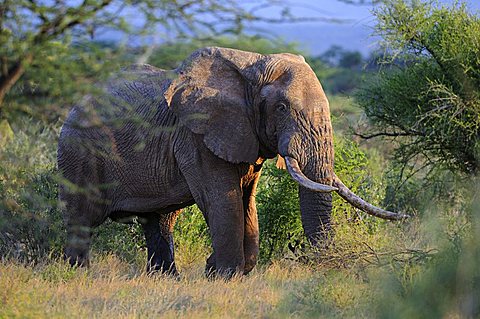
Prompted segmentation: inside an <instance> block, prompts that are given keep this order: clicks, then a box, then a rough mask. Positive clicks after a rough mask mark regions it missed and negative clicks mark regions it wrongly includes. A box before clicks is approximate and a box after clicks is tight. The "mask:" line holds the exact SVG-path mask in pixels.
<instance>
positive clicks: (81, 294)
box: [0, 255, 374, 318]
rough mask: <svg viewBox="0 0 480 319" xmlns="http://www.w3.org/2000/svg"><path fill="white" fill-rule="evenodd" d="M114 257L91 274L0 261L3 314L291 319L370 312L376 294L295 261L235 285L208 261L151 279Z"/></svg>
mask: <svg viewBox="0 0 480 319" xmlns="http://www.w3.org/2000/svg"><path fill="white" fill-rule="evenodd" d="M140 269H141V268H139V267H132V265H129V264H126V263H125V262H122V261H120V260H119V259H118V258H116V257H114V256H112V255H108V256H103V257H98V258H96V259H95V260H94V262H93V266H92V268H91V269H89V270H88V271H86V270H83V269H80V270H72V269H70V268H69V267H67V266H66V265H65V264H63V263H61V262H53V263H48V264H46V265H42V266H36V267H28V266H25V265H19V264H15V263H0V273H1V274H2V276H1V277H0V304H1V305H2V306H1V307H0V317H2V318H12V317H16V318H20V317H21V318H72V317H73V318H88V317H90V318H93V317H95V318H110V317H112V316H115V317H120V318H128V317H158V316H162V317H165V318H177V317H179V316H184V317H195V318H206V317H208V318H212V317H214V318H251V317H255V318H260V317H261V318H290V317H314V318H318V317H331V316H336V317H370V314H371V313H372V311H371V310H370V309H366V308H362V307H361V305H362V304H363V305H365V304H367V301H368V299H369V298H371V295H372V294H374V291H371V289H370V288H369V287H368V284H367V283H366V282H364V280H363V279H362V278H358V277H357V278H356V276H355V273H350V272H348V271H343V272H330V273H329V272H325V271H322V270H320V271H319V270H318V269H314V268H312V267H308V266H305V265H300V264H295V263H292V262H287V261H283V262H278V263H274V264H272V265H270V266H268V267H260V268H259V269H257V270H255V271H254V272H253V273H252V274H250V275H249V276H247V277H244V278H238V279H234V280H232V281H231V282H224V281H222V280H216V281H208V280H207V279H205V277H204V275H203V265H195V266H194V267H182V278H181V279H180V280H178V281H177V280H174V279H170V278H164V277H161V276H157V277H153V278H152V277H148V276H146V275H145V273H143V272H142V271H141V270H140Z"/></svg>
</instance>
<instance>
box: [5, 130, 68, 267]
mask: <svg viewBox="0 0 480 319" xmlns="http://www.w3.org/2000/svg"><path fill="white" fill-rule="evenodd" d="M21 125H25V123H22V124H21ZM25 126H26V127H28V129H29V131H28V132H22V131H20V132H18V133H17V134H16V135H15V137H14V138H12V140H11V141H10V142H9V143H8V144H7V146H6V147H4V148H3V149H2V150H1V152H0V162H1V163H2V165H1V166H0V255H1V256H12V257H15V258H16V259H19V260H24V261H28V262H33V261H37V260H41V259H43V258H45V257H46V256H48V255H49V254H50V253H54V254H58V253H59V252H60V251H61V247H62V240H61V238H62V236H63V233H62V232H61V229H62V226H61V224H62V222H61V217H60V211H59V209H58V208H57V183H56V179H55V173H54V171H55V164H54V161H55V149H56V147H55V144H56V143H55V142H54V141H55V140H56V135H57V133H58V132H57V130H55V129H53V128H51V127H43V126H40V125H38V124H37V125H31V124H29V125H25ZM32 136H35V142H32V139H31V138H32Z"/></svg>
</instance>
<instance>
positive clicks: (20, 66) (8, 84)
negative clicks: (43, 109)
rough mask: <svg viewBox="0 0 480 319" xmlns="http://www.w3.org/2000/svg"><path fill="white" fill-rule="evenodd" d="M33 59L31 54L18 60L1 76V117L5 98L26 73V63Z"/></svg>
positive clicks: (0, 116)
mask: <svg viewBox="0 0 480 319" xmlns="http://www.w3.org/2000/svg"><path fill="white" fill-rule="evenodd" d="M32 60H33V56H32V55H31V54H28V55H26V56H25V57H24V58H23V59H21V60H19V61H17V62H16V63H15V64H14V65H13V66H12V67H11V68H9V69H8V72H7V74H5V75H3V76H2V77H0V119H1V118H2V109H3V100H4V99H5V96H6V95H7V93H8V92H9V91H10V89H11V88H12V87H13V85H14V84H15V83H17V81H18V80H19V79H20V78H21V77H22V75H23V74H24V73H25V67H26V65H28V64H30V63H31V62H32Z"/></svg>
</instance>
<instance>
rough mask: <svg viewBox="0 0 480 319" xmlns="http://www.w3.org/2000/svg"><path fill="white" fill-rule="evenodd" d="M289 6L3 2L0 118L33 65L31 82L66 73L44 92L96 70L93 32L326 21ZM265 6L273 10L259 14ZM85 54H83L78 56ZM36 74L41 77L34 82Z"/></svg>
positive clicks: (233, 29)
mask: <svg viewBox="0 0 480 319" xmlns="http://www.w3.org/2000/svg"><path fill="white" fill-rule="evenodd" d="M289 6H290V5H289V3H288V2H284V1H282V0H280V1H271V0H259V1H256V2H255V3H252V4H250V5H248V4H247V5H246V4H241V2H240V1H231V0H195V1H191V0H145V1H138V0H83V1H70V0H1V1H0V43H1V46H0V118H1V117H2V112H1V111H2V109H3V108H5V103H4V102H5V98H6V97H7V94H11V91H12V88H13V87H14V86H15V85H16V84H17V83H18V81H19V80H20V79H21V78H22V77H23V76H24V75H25V73H26V72H27V70H29V69H32V68H35V74H34V75H33V77H35V76H37V78H36V81H32V82H37V83H36V84H34V85H37V86H38V85H40V86H41V85H45V83H46V82H49V81H50V82H51V81H54V82H55V77H56V76H57V75H58V73H59V72H58V71H57V70H58V69H59V68H63V69H65V68H66V69H69V70H70V72H69V76H67V77H66V78H65V79H64V81H63V83H56V84H57V85H51V86H50V87H48V89H47V90H43V93H45V91H50V90H52V89H55V87H58V86H63V85H66V83H65V82H67V81H68V77H70V82H73V81H72V78H71V77H74V78H76V77H77V76H78V75H77V76H76V75H75V73H78V68H76V67H78V65H79V64H82V67H83V69H82V71H83V72H86V73H90V75H92V72H94V71H95V72H94V73H95V75H98V74H99V72H98V71H99V70H100V69H102V68H103V63H99V62H101V61H98V60H100V59H102V57H101V56H100V57H99V56H98V55H92V52H91V49H88V50H85V48H84V46H85V45H88V43H89V42H90V43H91V41H87V40H91V39H92V38H95V37H96V36H97V35H98V33H102V32H105V31H109V30H110V31H111V30H115V32H116V34H119V33H120V32H123V34H125V35H129V36H132V35H142V34H143V35H145V34H148V33H149V32H150V33H157V34H158V33H170V34H174V36H175V37H176V38H179V37H194V36H199V35H202V36H216V35H219V34H225V33H241V32H242V31H243V28H244V26H245V24H246V23H248V22H255V21H266V22H272V23H278V22H296V21H306V20H330V19H329V18H325V17H320V16H318V15H317V16H314V17H296V16H295V15H294V14H292V13H291V11H290V7H289ZM267 9H269V10H271V12H276V13H277V14H276V15H272V14H271V13H269V14H268V15H265V12H266V11H265V10H267ZM129 21H131V23H129ZM79 43H80V44H81V45H79ZM82 43H83V44H82ZM75 44H76V46H75ZM79 47H80V48H81V50H80V51H78V48H79ZM72 49H74V50H73V51H72ZM85 51H87V54H83V55H82V53H85ZM79 52H80V53H79ZM101 53H104V52H101ZM62 58H63V60H62ZM112 58H113V57H112V56H110V57H109V58H108V59H102V60H111V59H112ZM58 61H62V62H63V65H62V66H60V65H59V64H60V63H59V62H58ZM55 63H56V64H55ZM85 69H87V71H88V72H87V71H86V70H85ZM63 71H65V70H63ZM67 73H68V72H67ZM103 73H106V72H103ZM38 74H42V75H46V76H44V77H43V78H42V79H38ZM57 82H58V81H57ZM30 86H31V85H30ZM19 91H20V94H18V95H19V96H22V95H25V94H26V93H27V92H25V91H29V92H28V93H32V92H33V90H32V88H31V87H28V88H26V89H25V87H21V88H20V89H19ZM41 91H42V90H40V92H41ZM37 92H39V90H37ZM59 94H61V92H60V93H59ZM16 98H17V97H14V99H16Z"/></svg>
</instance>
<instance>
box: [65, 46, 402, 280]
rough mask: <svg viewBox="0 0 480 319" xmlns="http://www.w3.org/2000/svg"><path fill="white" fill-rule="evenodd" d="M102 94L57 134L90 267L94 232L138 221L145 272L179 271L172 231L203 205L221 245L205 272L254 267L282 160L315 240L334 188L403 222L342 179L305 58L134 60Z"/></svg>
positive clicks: (73, 237)
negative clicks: (262, 218)
mask: <svg viewBox="0 0 480 319" xmlns="http://www.w3.org/2000/svg"><path fill="white" fill-rule="evenodd" d="M98 91H99V92H98V93H97V94H92V95H91V96H89V97H86V98H85V99H84V100H83V101H82V102H81V103H79V104H78V105H76V106H74V107H73V109H72V110H71V112H70V114H69V116H68V118H67V119H66V121H65V124H64V126H63V128H62V131H61V134H60V139H59V146H58V167H59V169H60V171H61V173H62V174H63V176H64V178H65V182H64V183H62V185H61V186H60V198H61V200H62V201H63V202H64V203H65V205H66V206H65V221H66V227H67V237H68V239H67V241H68V242H67V246H66V249H65V255H66V257H67V258H69V261H70V263H72V264H75V263H79V264H83V265H88V251H89V245H90V240H91V239H90V237H91V230H92V228H93V227H96V226H98V225H100V224H101V223H103V222H104V221H105V220H106V219H107V218H108V217H109V218H111V219H113V220H117V221H126V220H129V219H131V218H132V216H138V217H139V221H140V222H141V224H142V227H143V230H144V232H145V238H146V243H147V251H148V258H149V263H148V270H149V271H162V272H167V273H173V274H176V273H177V270H176V268H175V263H174V249H173V238H172V229H173V226H174V224H175V220H176V218H177V216H178V214H179V213H180V210H181V209H182V208H184V207H186V206H188V205H192V204H194V203H196V204H197V205H198V207H199V208H200V210H201V211H202V212H203V214H204V216H205V219H206V222H207V224H208V226H209V230H210V234H211V237H212V243H213V253H212V255H211V256H210V257H209V258H208V260H207V271H208V272H211V273H212V272H213V273H217V274H220V275H222V276H225V277H228V276H231V275H232V274H234V273H248V272H249V271H250V270H252V268H253V267H254V266H255V264H256V260H257V254H258V249H259V247H258V245H259V239H258V234H259V232H258V221H257V211H256V208H255V192H256V188H257V183H258V180H259V177H260V171H261V167H262V163H263V162H264V161H265V160H266V159H270V158H273V157H275V156H277V155H280V156H282V157H283V158H285V161H286V166H287V169H288V171H289V173H290V175H291V176H292V177H293V178H294V179H295V180H296V181H297V182H298V183H299V184H300V186H299V195H300V208H301V215H302V216H301V217H302V223H303V227H304V230H305V233H306V236H307V238H308V239H309V240H310V242H312V243H313V244H315V243H316V242H317V241H318V240H319V239H321V238H322V236H324V235H325V232H326V231H328V229H329V225H330V213H331V208H332V197H331V192H332V191H337V192H338V194H340V196H342V197H343V198H344V199H346V200H347V201H348V202H349V203H351V204H352V205H354V206H355V207H358V208H360V209H363V210H365V211H366V212H367V213H370V214H372V215H375V216H379V217H382V218H387V219H401V218H404V217H405V215H400V214H395V213H392V212H388V211H384V210H382V209H380V208H377V207H375V206H372V205H371V204H368V203H366V202H364V201H363V200H362V199H360V198H359V197H357V196H356V195H355V194H353V193H352V192H351V191H350V190H349V189H348V188H347V187H345V185H344V184H343V183H342V182H341V181H340V179H339V178H338V177H337V176H336V175H335V173H334V171H333V157H334V150H333V137H332V134H333V133H332V126H331V122H330V111H329V106H328V101H327V98H326V96H325V93H324V92H323V89H322V87H321V85H320V83H319V81H318V79H317V78H316V76H315V74H314V72H313V71H312V69H311V68H310V67H309V65H308V64H307V63H306V62H305V60H304V58H303V57H301V56H297V55H293V54H271V55H261V54H257V53H252V52H244V51H239V50H233V49H226V48H216V47H211V48H204V49H200V50H197V51H195V52H194V53H193V54H192V55H191V56H190V57H189V58H188V59H186V60H185V61H184V63H183V64H182V65H181V66H180V67H178V68H177V69H175V70H169V71H167V70H162V69H158V68H155V67H153V66H150V65H133V66H131V67H129V68H127V69H125V70H124V71H123V72H121V73H120V74H119V75H117V76H115V77H114V78H113V79H111V80H110V81H109V82H108V83H107V84H106V85H105V87H100V88H99V90H98Z"/></svg>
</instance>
